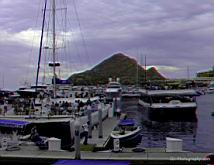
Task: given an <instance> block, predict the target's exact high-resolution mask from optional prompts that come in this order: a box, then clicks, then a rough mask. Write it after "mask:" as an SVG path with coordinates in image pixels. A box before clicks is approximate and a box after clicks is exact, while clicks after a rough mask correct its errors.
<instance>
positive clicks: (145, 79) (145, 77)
mask: <svg viewBox="0 0 214 165" xmlns="http://www.w3.org/2000/svg"><path fill="white" fill-rule="evenodd" d="M144 63H145V72H144V73H145V75H144V81H145V84H146V82H147V70H146V56H145V59H144Z"/></svg>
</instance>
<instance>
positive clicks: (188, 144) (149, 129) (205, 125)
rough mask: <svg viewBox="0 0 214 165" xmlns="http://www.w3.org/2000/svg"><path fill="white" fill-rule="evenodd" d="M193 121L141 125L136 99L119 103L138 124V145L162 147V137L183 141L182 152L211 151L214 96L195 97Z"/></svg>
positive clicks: (213, 127) (212, 145)
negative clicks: (195, 115) (196, 104)
mask: <svg viewBox="0 0 214 165" xmlns="http://www.w3.org/2000/svg"><path fill="white" fill-rule="evenodd" d="M197 103H198V108H197V119H198V120H197V121H195V122H188V121H185V122H153V123H152V124H145V123H144V121H143V117H142V115H143V114H142V113H141V108H140V106H138V105H137V100H136V99H126V100H124V101H123V104H122V109H123V110H124V111H125V112H126V113H127V114H128V117H130V118H135V119H136V120H137V121H138V122H139V123H142V128H143V129H142V144H141V145H142V146H143V147H165V146H166V140H165V139H166V137H175V138H180V139H183V149H184V150H187V151H194V152H214V117H212V116H211V113H212V112H213V111H214V94H209V95H208V94H207V95H203V96H200V97H198V98H197Z"/></svg>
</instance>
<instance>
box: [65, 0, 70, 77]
mask: <svg viewBox="0 0 214 165" xmlns="http://www.w3.org/2000/svg"><path fill="white" fill-rule="evenodd" d="M65 1H66V0H63V5H64V7H65V14H64V16H65V18H64V32H65V33H64V38H63V40H64V47H65V49H64V54H65V68H66V69H65V70H66V74H65V77H69V76H70V75H69V71H70V70H71V67H70V66H69V64H70V63H69V57H68V53H67V5H66V3H65Z"/></svg>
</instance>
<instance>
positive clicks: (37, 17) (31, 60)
mask: <svg viewBox="0 0 214 165" xmlns="http://www.w3.org/2000/svg"><path fill="white" fill-rule="evenodd" d="M41 3H42V0H40V2H39V7H38V10H37V12H36V16H35V17H36V19H35V20H36V21H35V24H34V26H33V27H36V26H37V24H38V20H39V14H40V6H41ZM35 33H36V32H34V34H33V38H32V43H31V49H30V52H29V55H28V60H27V61H28V64H33V58H31V57H32V56H33V49H34V42H33V41H34V40H35V36H36V35H35ZM30 70H31V67H27V70H26V76H25V78H24V81H25V82H27V81H28V79H29V77H30V75H31V71H30Z"/></svg>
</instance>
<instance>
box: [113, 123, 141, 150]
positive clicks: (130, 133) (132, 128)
mask: <svg viewBox="0 0 214 165" xmlns="http://www.w3.org/2000/svg"><path fill="white" fill-rule="evenodd" d="M110 138H111V139H110V143H111V144H112V146H113V141H114V139H119V141H120V147H136V146H137V145H138V144H139V143H140V142H141V126H140V125H137V123H136V121H135V120H133V119H124V120H121V121H120V122H119V124H118V125H117V126H116V127H115V128H114V130H113V131H112V132H111V134H110Z"/></svg>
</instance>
